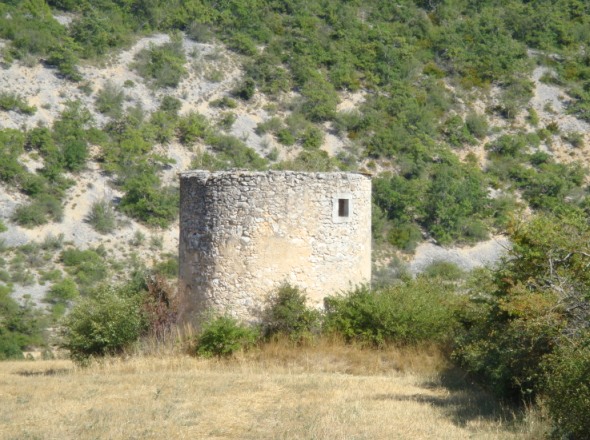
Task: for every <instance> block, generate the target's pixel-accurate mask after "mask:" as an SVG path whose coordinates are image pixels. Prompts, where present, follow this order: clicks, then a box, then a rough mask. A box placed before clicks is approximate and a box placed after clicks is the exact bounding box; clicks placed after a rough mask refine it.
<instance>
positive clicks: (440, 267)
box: [423, 260, 465, 281]
mask: <svg viewBox="0 0 590 440" xmlns="http://www.w3.org/2000/svg"><path fill="white" fill-rule="evenodd" d="M423 275H424V276H426V277H428V278H439V279H442V280H447V281H457V280H459V279H461V278H462V277H463V276H464V275H465V273H464V272H463V270H462V269H461V268H460V267H459V266H457V265H456V264H455V263H453V262H450V261H444V260H438V261H434V262H433V263H431V264H429V265H428V267H426V269H424V272H423Z"/></svg>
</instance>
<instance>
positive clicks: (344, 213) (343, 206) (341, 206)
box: [338, 199, 348, 217]
mask: <svg viewBox="0 0 590 440" xmlns="http://www.w3.org/2000/svg"><path fill="white" fill-rule="evenodd" d="M338 217H348V199H338Z"/></svg>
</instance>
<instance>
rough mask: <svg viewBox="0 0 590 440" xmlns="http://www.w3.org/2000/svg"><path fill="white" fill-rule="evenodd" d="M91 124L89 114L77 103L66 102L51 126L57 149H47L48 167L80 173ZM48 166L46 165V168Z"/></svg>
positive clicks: (86, 154)
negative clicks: (52, 166)
mask: <svg viewBox="0 0 590 440" xmlns="http://www.w3.org/2000/svg"><path fill="white" fill-rule="evenodd" d="M91 124H92V116H91V115H90V112H89V111H88V110H87V109H86V108H84V107H82V104H81V103H80V102H79V101H68V102H67V103H66V108H65V109H64V111H63V112H62V113H61V115H60V117H59V118H58V119H57V120H56V121H55V122H54V124H53V140H54V141H55V144H56V145H57V149H52V148H51V147H49V148H48V150H47V152H46V154H47V158H46V162H49V166H51V165H55V166H57V167H63V168H65V169H66V170H69V171H80V170H81V169H82V168H83V167H84V166H85V165H86V159H87V157H88V131H87V129H88V128H89V127H90V126H91ZM47 165H48V164H47V163H46V166H47Z"/></svg>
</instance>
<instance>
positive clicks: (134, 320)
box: [61, 287, 145, 364]
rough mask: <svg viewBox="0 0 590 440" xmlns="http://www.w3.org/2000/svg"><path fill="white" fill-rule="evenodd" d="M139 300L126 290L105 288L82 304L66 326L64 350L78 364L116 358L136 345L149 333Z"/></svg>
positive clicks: (75, 308)
mask: <svg viewBox="0 0 590 440" xmlns="http://www.w3.org/2000/svg"><path fill="white" fill-rule="evenodd" d="M138 301H139V298H138V297H137V296H134V295H131V296H130V295H128V292H127V291H125V290H124V289H115V288H108V287H103V288H100V289H99V290H97V291H95V292H94V293H93V294H92V295H91V296H89V297H87V298H83V299H82V300H81V301H80V302H78V303H77V304H76V305H75V306H74V307H73V309H72V310H71V312H70V313H69V314H68V315H67V316H66V318H65V320H64V321H63V326H62V333H61V335H62V338H63V343H62V348H65V349H67V350H69V351H70V356H71V357H72V359H73V360H74V361H75V362H78V363H81V364H85V363H88V361H90V360H91V359H92V358H93V357H100V356H105V355H116V354H120V353H121V352H123V351H124V350H125V349H126V348H128V347H129V346H130V345H131V344H133V343H134V342H135V341H136V340H137V339H138V338H139V336H140V335H141V333H142V332H143V331H144V329H145V322H144V318H143V316H142V313H141V309H140V307H139V304H138Z"/></svg>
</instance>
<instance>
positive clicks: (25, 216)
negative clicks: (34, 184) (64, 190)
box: [12, 194, 63, 228]
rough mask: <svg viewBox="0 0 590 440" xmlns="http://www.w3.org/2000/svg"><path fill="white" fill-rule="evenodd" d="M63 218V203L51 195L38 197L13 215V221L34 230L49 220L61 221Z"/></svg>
mask: <svg viewBox="0 0 590 440" xmlns="http://www.w3.org/2000/svg"><path fill="white" fill-rule="evenodd" d="M62 218H63V207H62V206H61V202H60V201H59V200H57V199H56V198H55V197H53V196H51V195H49V194H40V195H38V196H37V197H36V198H35V199H33V201H32V202H31V203H29V204H28V205H19V206H18V207H17V208H16V209H15V211H14V213H13V215H12V221H14V222H15V223H17V224H18V225H20V226H23V227H25V228H34V227H35V226H39V225H43V224H45V223H47V222H48V221H49V220H52V221H61V220H62Z"/></svg>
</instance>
